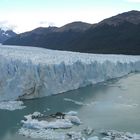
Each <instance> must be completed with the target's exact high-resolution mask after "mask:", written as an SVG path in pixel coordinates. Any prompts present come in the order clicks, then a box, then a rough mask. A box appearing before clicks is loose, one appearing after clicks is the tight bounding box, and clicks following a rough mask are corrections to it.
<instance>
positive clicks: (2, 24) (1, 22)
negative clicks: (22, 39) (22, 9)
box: [0, 20, 17, 30]
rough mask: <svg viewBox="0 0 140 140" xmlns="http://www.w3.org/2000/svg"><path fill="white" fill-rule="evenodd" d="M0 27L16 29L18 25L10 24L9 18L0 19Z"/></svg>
mask: <svg viewBox="0 0 140 140" xmlns="http://www.w3.org/2000/svg"><path fill="white" fill-rule="evenodd" d="M0 28H1V29H3V30H14V29H15V28H17V26H16V25H13V24H10V23H9V22H8V21H7V20H3V21H0Z"/></svg>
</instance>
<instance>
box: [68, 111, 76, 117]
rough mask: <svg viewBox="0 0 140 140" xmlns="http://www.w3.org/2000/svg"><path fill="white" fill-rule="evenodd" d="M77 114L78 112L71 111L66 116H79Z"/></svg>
mask: <svg viewBox="0 0 140 140" xmlns="http://www.w3.org/2000/svg"><path fill="white" fill-rule="evenodd" d="M77 114H78V113H77V112H76V111H69V112H67V113H66V115H71V116H77Z"/></svg>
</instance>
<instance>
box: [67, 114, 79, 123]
mask: <svg viewBox="0 0 140 140" xmlns="http://www.w3.org/2000/svg"><path fill="white" fill-rule="evenodd" d="M65 119H66V120H69V121H70V122H71V123H74V124H77V125H80V124H81V123H82V122H81V120H80V119H79V118H78V117H77V116H71V115H66V116H65Z"/></svg>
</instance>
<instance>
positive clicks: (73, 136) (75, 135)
mask: <svg viewBox="0 0 140 140" xmlns="http://www.w3.org/2000/svg"><path fill="white" fill-rule="evenodd" d="M66 135H67V136H68V137H69V139H70V140H85V138H84V137H83V136H82V133H81V132H68V133H67V134H66Z"/></svg>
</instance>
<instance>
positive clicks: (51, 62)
mask: <svg viewBox="0 0 140 140" xmlns="http://www.w3.org/2000/svg"><path fill="white" fill-rule="evenodd" d="M136 71H140V56H126V55H97V54H84V53H74V52H66V51H54V50H47V49H40V48H28V47H15V46H13V47H10V46H1V47H0V100H15V99H19V98H21V99H23V98H24V99H25V98H26V99H29V98H38V97H43V96H48V95H52V94H58V93H62V92H65V91H69V90H73V89H77V88H79V87H84V86H86V85H89V84H95V83H97V82H101V81H105V80H107V79H111V78H116V77H120V76H123V75H126V74H128V73H130V72H136Z"/></svg>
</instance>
